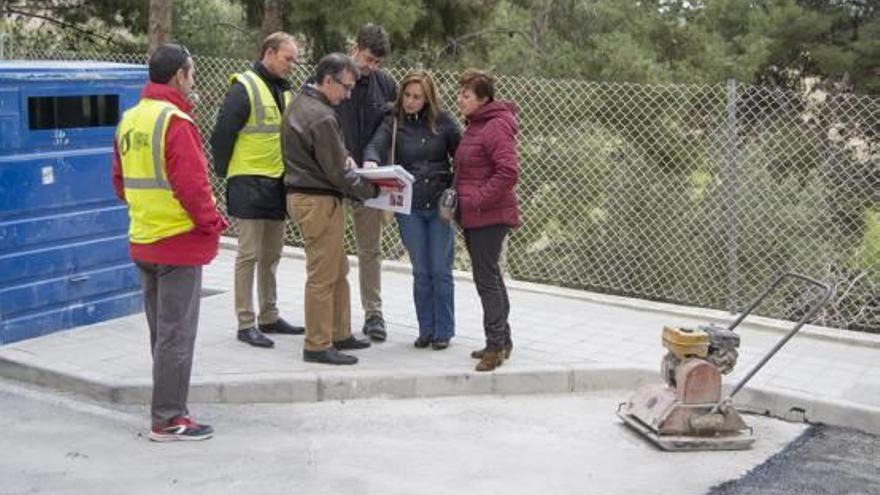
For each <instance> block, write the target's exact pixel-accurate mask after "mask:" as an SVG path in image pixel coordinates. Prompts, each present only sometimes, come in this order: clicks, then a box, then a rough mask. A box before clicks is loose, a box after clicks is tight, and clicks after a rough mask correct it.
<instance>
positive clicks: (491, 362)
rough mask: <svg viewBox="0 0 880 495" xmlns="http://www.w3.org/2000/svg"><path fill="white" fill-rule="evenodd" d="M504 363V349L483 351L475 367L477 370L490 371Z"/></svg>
mask: <svg viewBox="0 0 880 495" xmlns="http://www.w3.org/2000/svg"><path fill="white" fill-rule="evenodd" d="M503 363H504V351H498V352H495V351H485V352H483V357H482V358H481V359H480V362H479V363H477V367H476V368H475V369H476V370H477V371H492V370H494V369H495V368H497V367H499V366H501V365H502V364H503Z"/></svg>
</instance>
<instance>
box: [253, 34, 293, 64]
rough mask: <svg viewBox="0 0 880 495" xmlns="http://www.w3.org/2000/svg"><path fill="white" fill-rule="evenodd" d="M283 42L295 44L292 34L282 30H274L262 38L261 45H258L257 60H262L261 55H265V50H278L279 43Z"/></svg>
mask: <svg viewBox="0 0 880 495" xmlns="http://www.w3.org/2000/svg"><path fill="white" fill-rule="evenodd" d="M285 43H291V44H293V45H294V46H296V40H295V39H294V38H293V36H291V35H289V34H287V33H285V32H284V31H275V32H274V33H272V34H270V35H269V36H266V39H264V40H263V45H262V46H261V47H260V54H259V55H260V56H259V60H262V59H263V57H265V56H266V52H268V51H269V50H276V51H277V50H278V49H279V48H280V47H281V45H283V44H285Z"/></svg>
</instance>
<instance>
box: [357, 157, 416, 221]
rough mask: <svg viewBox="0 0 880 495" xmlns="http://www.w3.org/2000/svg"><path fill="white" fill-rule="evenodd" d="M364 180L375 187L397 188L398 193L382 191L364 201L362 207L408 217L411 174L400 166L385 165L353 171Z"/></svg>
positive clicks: (410, 201)
mask: <svg viewBox="0 0 880 495" xmlns="http://www.w3.org/2000/svg"><path fill="white" fill-rule="evenodd" d="M354 171H355V172H357V173H358V175H360V176H361V177H363V178H364V179H366V180H368V181H370V182H372V183H373V184H376V185H377V186H397V187H399V188H400V190H399V191H394V192H390V191H382V192H381V193H379V195H378V196H376V197H375V198H372V199H368V200H366V201H364V206H367V207H369V208H376V209H377V210H387V211H393V212H394V213H403V214H404V215H409V213H410V210H411V208H412V190H413V180H415V179H414V177H413V176H412V174H410V173H409V172H407V171H406V169H405V168H403V167H401V166H400V165H385V166H382V167H376V168H357V169H355V170H354Z"/></svg>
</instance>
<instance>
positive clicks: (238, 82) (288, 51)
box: [211, 32, 304, 347]
mask: <svg viewBox="0 0 880 495" xmlns="http://www.w3.org/2000/svg"><path fill="white" fill-rule="evenodd" d="M297 56H298V49H297V46H296V42H295V41H294V39H293V37H291V36H290V35H289V34H287V33H282V32H277V33H273V34H271V35H269V36H268V37H266V39H265V40H264V41H263V45H262V48H261V50H260V60H259V61H256V62H254V63H253V65H252V67H251V69H249V70H246V71H245V72H243V73H241V74H235V75H233V76H232V77H231V78H230V79H231V84H230V86H229V90H228V92H227V93H226V100H225V101H224V102H223V106H222V107H221V109H220V113H219V114H218V115H217V124H216V125H215V127H214V132H213V134H212V135H211V147H212V149H213V152H214V170H215V171H216V172H217V175H218V176H220V177H224V178H226V179H227V180H226V205H227V212H228V213H229V215H230V216H232V217H235V218H236V224H237V225H238V255H237V256H236V259H235V312H236V316H237V318H238V335H237V336H238V340H240V341H242V342H245V343H247V344H250V345H252V346H256V347H273V346H274V345H275V343H274V342H273V341H272V340H270V339H269V338H268V337H266V336H265V335H263V334H264V333H279V334H302V333H303V332H304V329H303V327H300V326H294V325H291V324H289V323H288V322H286V321H284V319H283V318H281V317H280V316H279V314H278V307H277V306H276V299H277V296H276V294H277V292H276V283H275V272H276V270H277V268H278V262H279V260H280V259H281V250H282V247H283V245H284V215H285V205H284V196H285V191H284V183H283V180H282V175H283V174H284V165H283V163H282V160H281V144H280V133H279V131H280V125H281V115H282V113H283V112H284V109H285V107H286V106H287V103H288V102H289V101H290V98H291V93H290V83H289V82H288V80H287V76H288V75H289V74H290V71H291V70H292V69H293V65H294V63H296V59H297ZM255 269H256V275H257V276H256V278H257V294H258V299H259V305H260V306H259V313H257V314H255V311H254V303H253V286H254V271H255Z"/></svg>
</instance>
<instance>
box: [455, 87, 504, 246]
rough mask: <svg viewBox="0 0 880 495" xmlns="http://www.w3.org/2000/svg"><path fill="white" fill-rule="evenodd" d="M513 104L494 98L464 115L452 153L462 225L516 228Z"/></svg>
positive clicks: (460, 222)
mask: <svg viewBox="0 0 880 495" xmlns="http://www.w3.org/2000/svg"><path fill="white" fill-rule="evenodd" d="M516 112H517V109H516V105H515V104H513V103H510V102H502V101H493V102H489V103H486V104H485V105H483V106H482V107H480V108H478V109H477V110H476V111H475V112H474V113H473V115H471V116H470V117H469V118H468V122H467V128H466V129H465V131H464V134H463V135H462V136H461V142H459V144H458V149H457V150H456V152H455V188H456V190H457V191H458V220H459V224H460V225H461V226H462V228H465V229H475V228H480V227H487V226H490V225H498V224H504V225H509V226H510V227H519V225H520V220H519V200H517V198H516V193H515V192H514V190H513V189H514V187H515V186H516V182H517V179H518V177H519V165H518V163H517V157H516V134H517V131H518V126H517V122H516Z"/></svg>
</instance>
